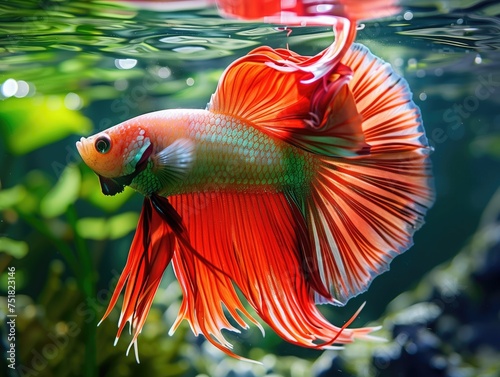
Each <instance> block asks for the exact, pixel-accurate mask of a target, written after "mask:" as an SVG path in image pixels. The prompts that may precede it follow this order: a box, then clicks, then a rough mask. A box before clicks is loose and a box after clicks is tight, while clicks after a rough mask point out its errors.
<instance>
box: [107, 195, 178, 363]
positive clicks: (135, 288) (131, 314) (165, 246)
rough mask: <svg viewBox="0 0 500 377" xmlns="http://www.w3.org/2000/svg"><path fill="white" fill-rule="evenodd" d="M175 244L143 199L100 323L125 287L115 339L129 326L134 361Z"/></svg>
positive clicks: (150, 205) (166, 225) (150, 204)
mask: <svg viewBox="0 0 500 377" xmlns="http://www.w3.org/2000/svg"><path fill="white" fill-rule="evenodd" d="M174 241H175V237H174V233H173V232H172V230H171V227H170V226H169V225H168V224H167V222H165V221H164V220H163V219H162V217H161V215H160V214H159V213H158V211H157V210H156V209H154V208H153V205H152V203H151V200H150V199H149V198H145V199H144V204H143V207H142V211H141V215H140V218H139V225H138V227H137V231H136V233H135V236H134V239H133V241H132V245H131V246H130V251H129V255H128V259H127V263H126V265H125V268H124V269H123V272H122V274H121V276H120V279H119V280H118V283H117V285H116V288H115V291H114V292H113V296H112V297H111V300H110V302H109V305H108V308H107V310H106V313H105V314H104V316H103V318H102V319H101V322H102V321H103V320H104V319H105V318H106V317H107V316H108V315H109V313H110V312H111V310H112V309H113V307H114V306H115V304H116V302H117V300H118V297H119V295H120V292H121V291H122V290H123V288H124V287H125V285H126V288H125V295H124V298H123V305H122V310H121V315H120V320H119V322H118V333H117V336H116V339H117V340H118V338H119V337H120V335H121V333H122V331H123V329H124V328H125V324H126V323H127V322H129V323H130V328H131V329H130V330H131V333H132V336H133V338H132V342H131V343H130V345H131V346H132V345H134V350H135V356H136V359H137V360H139V358H138V353H137V337H138V336H139V333H140V332H141V329H142V326H143V325H144V323H145V321H146V318H147V315H148V313H149V309H150V308H151V304H152V302H153V298H154V295H155V293H156V291H157V289H158V286H159V285H160V281H161V278H162V276H163V272H164V271H165V269H166V268H167V266H168V264H169V263H170V260H171V259H172V256H173V252H174ZM129 349H130V348H129Z"/></svg>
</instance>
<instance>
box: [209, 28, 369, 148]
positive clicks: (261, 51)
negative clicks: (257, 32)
mask: <svg viewBox="0 0 500 377" xmlns="http://www.w3.org/2000/svg"><path fill="white" fill-rule="evenodd" d="M346 25H347V26H346ZM337 26H338V29H339V30H338V33H337V39H336V40H335V42H334V43H333V44H332V45H331V46H330V47H329V48H327V49H326V50H324V51H323V52H321V53H320V54H318V55H316V56H314V57H304V56H301V55H298V54H296V53H294V52H292V51H289V50H283V49H277V50H273V49H271V48H269V47H260V48H257V49H255V50H253V51H252V52H250V53H249V54H248V55H246V56H244V57H243V58H240V59H238V60H237V61H236V62H234V63H233V64H231V66H229V67H228V68H227V70H226V71H225V72H224V75H223V77H222V78H221V80H220V81H219V85H218V87H217V91H216V92H215V94H214V95H213V96H212V99H211V101H210V103H209V105H208V110H210V111H212V112H215V113H223V114H227V115H231V116H234V117H238V118H240V119H243V120H244V121H246V122H249V123H251V124H253V125H254V126H255V127H256V128H258V129H259V130H261V131H263V132H265V133H266V134H268V135H269V136H271V137H277V138H279V139H281V140H284V141H286V142H288V143H290V144H292V145H294V146H296V147H299V148H301V149H304V150H306V151H308V152H311V153H315V154H321V155H325V156H332V157H334V156H356V155H363V154H366V153H367V152H368V150H369V146H368V144H367V143H366V142H365V140H364V135H363V132H362V130H361V117H360V116H359V114H358V112H357V109H356V104H355V101H354V99H353V98H352V94H351V92H350V91H349V90H348V89H347V83H348V82H349V80H350V78H351V76H352V71H351V70H350V69H349V68H348V67H347V66H346V65H344V64H341V63H340V59H341V57H342V56H343V54H344V53H345V50H346V49H347V48H348V46H349V44H350V43H351V42H352V38H353V37H354V36H353V33H355V30H354V31H352V30H351V29H350V26H349V22H348V21H347V20H344V21H343V22H341V21H340V20H339V22H338V25H337Z"/></svg>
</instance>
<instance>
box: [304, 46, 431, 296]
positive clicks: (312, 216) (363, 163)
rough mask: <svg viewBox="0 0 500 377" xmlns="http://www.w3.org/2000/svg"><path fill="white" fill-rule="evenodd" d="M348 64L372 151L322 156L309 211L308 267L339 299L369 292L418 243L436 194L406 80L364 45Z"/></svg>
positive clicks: (426, 146)
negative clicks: (415, 238) (416, 235)
mask: <svg viewBox="0 0 500 377" xmlns="http://www.w3.org/2000/svg"><path fill="white" fill-rule="evenodd" d="M342 63H343V64H345V65H346V66H347V67H349V68H350V69H351V70H352V72H353V76H352V78H351V80H350V81H349V84H348V87H349V90H350V91H351V93H352V95H353V98H354V101H355V103H356V108H357V111H358V113H359V114H360V115H361V118H362V125H361V128H362V132H363V134H364V140H365V142H366V143H367V144H368V145H369V146H370V151H369V153H368V154H366V155H359V156H344V157H343V158H336V157H327V156H319V157H318V158H319V160H320V163H319V169H318V172H317V175H316V179H315V180H314V181H313V182H312V190H311V195H310V196H309V197H308V199H307V215H306V217H307V224H308V228H309V232H310V239H311V242H312V243H313V245H314V246H313V248H312V249H313V251H314V254H315V255H313V256H312V258H311V261H309V263H308V264H309V269H311V270H314V271H312V272H313V273H315V274H316V276H318V275H319V277H320V279H321V281H322V282H323V284H324V285H325V286H326V287H327V288H328V289H329V291H330V292H331V294H332V296H333V298H334V303H337V304H343V303H345V302H346V301H347V300H349V298H351V297H353V296H356V295H358V294H359V293H361V292H363V291H365V290H366V289H367V288H368V286H369V285H370V283H371V281H372V280H373V279H374V277H375V276H377V275H379V274H380V273H382V272H384V271H386V270H387V269H388V268H389V263H390V262H391V260H392V259H393V258H394V257H395V256H397V255H399V254H401V253H403V252H404V251H406V250H407V249H408V248H409V247H411V246H412V236H413V234H414V233H415V231H416V230H417V229H419V228H420V226H421V225H422V224H423V217H424V215H425V213H426V211H427V209H428V208H429V207H430V206H431V205H432V203H433V200H434V196H433V190H432V186H433V184H432V179H431V172H430V170H431V168H430V161H429V158H428V155H429V153H430V152H431V148H430V147H429V144H428V141H427V139H426V137H425V133H424V129H423V126H422V121H421V116H420V111H419V109H418V107H417V106H416V105H415V104H414V103H413V101H412V99H411V96H412V95H411V92H410V91H409V88H408V86H407V84H406V82H405V80H404V79H402V78H401V77H399V76H398V75H397V74H395V73H394V71H393V70H392V68H391V67H390V65H389V64H388V63H385V62H383V61H382V60H381V59H379V58H377V57H375V56H374V55H372V54H371V53H370V52H369V50H368V49H367V48H366V47H364V46H362V45H359V44H354V45H353V47H352V48H351V49H350V50H349V51H348V53H347V54H346V55H345V56H344V57H343V59H342ZM317 301H318V302H327V301H330V302H331V298H324V297H321V296H319V295H318V297H317Z"/></svg>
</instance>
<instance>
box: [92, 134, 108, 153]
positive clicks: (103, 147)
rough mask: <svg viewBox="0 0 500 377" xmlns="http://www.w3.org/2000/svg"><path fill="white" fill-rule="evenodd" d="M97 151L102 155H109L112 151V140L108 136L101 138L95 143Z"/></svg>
mask: <svg viewBox="0 0 500 377" xmlns="http://www.w3.org/2000/svg"><path fill="white" fill-rule="evenodd" d="M94 146H95V149H96V151H97V152H99V153H101V154H105V153H108V152H109V150H110V149H111V139H110V138H109V136H108V135H103V136H99V137H98V138H97V140H96V141H95V144H94Z"/></svg>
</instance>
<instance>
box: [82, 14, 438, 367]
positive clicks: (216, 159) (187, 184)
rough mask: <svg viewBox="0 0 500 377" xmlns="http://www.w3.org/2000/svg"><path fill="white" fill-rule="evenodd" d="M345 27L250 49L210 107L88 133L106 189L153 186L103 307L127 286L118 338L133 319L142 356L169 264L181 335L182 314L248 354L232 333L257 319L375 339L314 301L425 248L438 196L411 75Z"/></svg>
mask: <svg viewBox="0 0 500 377" xmlns="http://www.w3.org/2000/svg"><path fill="white" fill-rule="evenodd" d="M346 25H347V23H342V22H339V23H338V24H337V25H336V27H335V30H336V32H337V35H336V40H335V42H334V43H333V44H332V45H331V46H330V47H328V48H327V49H325V50H323V51H322V52H320V53H319V54H318V55H316V56H312V57H311V56H302V55H300V54H297V53H295V52H293V51H291V50H289V49H273V48H270V47H266V46H263V47H259V48H256V49H255V50H253V51H251V52H250V53H248V54H247V55H245V56H243V57H241V58H239V59H238V60H236V61H235V62H233V63H232V64H231V65H230V66H229V67H228V68H227V69H226V70H225V71H224V73H223V74H222V77H221V78H220V80H219V83H218V86H217V89H216V91H215V93H214V94H213V95H212V97H211V99H210V101H209V103H208V105H207V107H206V109H204V110H201V109H191V110H189V109H171V110H162V111H156V112H152V113H149V114H144V115H141V116H138V117H136V118H133V119H130V120H127V121H125V122H123V123H121V124H118V125H116V126H114V127H111V128H109V129H107V130H105V131H102V132H99V133H97V134H95V135H93V136H90V137H87V138H82V139H81V140H80V141H79V142H77V148H78V151H79V153H80V155H81V157H82V159H83V161H84V162H85V163H86V164H87V165H88V166H89V167H90V168H91V169H92V170H93V171H94V172H95V173H96V174H97V175H98V177H99V181H100V185H101V189H102V191H103V193H104V194H106V195H115V194H118V193H119V192H121V191H122V190H123V189H124V187H125V186H130V187H132V188H133V189H135V190H137V191H138V192H140V193H141V194H143V195H144V197H145V199H144V204H143V208H142V211H141V214H140V218H139V224H138V227H137V230H136V233H135V236H134V238H133V241H132V245H131V248H130V252H129V256H128V259H127V262H126V265H125V267H124V270H123V272H122V274H121V276H120V279H119V281H118V283H117V286H116V288H115V291H114V294H113V296H112V298H111V300H110V303H109V306H108V309H107V310H106V312H105V314H104V317H103V319H104V318H106V317H107V316H108V315H109V314H110V312H111V310H112V309H113V307H114V306H115V304H116V302H117V300H118V297H119V295H120V293H121V292H122V291H123V290H125V293H124V299H123V305H122V309H121V315H120V319H119V323H118V333H117V338H116V340H118V338H119V337H120V335H121V333H122V331H123V329H124V327H125V325H126V323H127V322H128V323H129V325H130V327H131V333H132V341H131V343H130V346H129V350H130V348H131V347H132V345H133V346H134V351H135V353H136V357H137V338H138V335H139V333H140V332H141V329H142V327H143V326H144V324H145V321H146V317H147V315H148V312H149V310H150V308H151V305H152V302H153V298H154V296H155V293H156V291H157V289H158V286H159V284H160V280H161V278H162V275H163V272H164V271H165V269H166V268H167V266H168V265H169V264H170V262H172V264H173V269H174V272H175V275H176V277H177V279H178V281H179V284H180V287H181V289H182V294H183V301H182V303H181V306H180V309H179V313H178V316H177V319H176V321H175V322H174V323H173V325H172V328H171V330H170V332H169V334H172V333H173V332H174V331H175V329H176V328H177V327H178V326H179V324H180V323H181V322H182V321H183V320H184V319H185V320H187V322H188V323H189V325H190V327H191V329H192V331H193V332H194V334H196V335H199V334H203V335H204V336H205V337H206V339H207V340H208V341H209V342H211V343H212V344H213V345H214V346H216V347H217V348H219V349H220V350H222V351H224V352H225V353H227V354H229V355H231V356H233V357H237V358H242V357H240V356H238V355H236V354H235V353H234V352H233V351H232V344H231V343H230V342H229V341H228V340H227V339H226V338H225V337H224V335H223V333H222V330H224V329H225V330H229V331H235V332H239V331H240V328H242V329H247V328H248V322H251V323H253V324H255V325H256V326H257V327H259V328H260V329H261V330H262V326H261V325H260V323H259V322H258V321H257V319H256V318H255V314H256V315H257V316H258V317H260V318H261V319H262V320H263V321H264V322H266V323H267V324H268V325H269V326H270V327H271V328H272V329H273V330H274V331H275V332H276V333H277V334H279V335H280V336H281V337H282V338H283V339H285V340H286V341H288V342H291V343H293V344H296V345H299V346H303V347H310V348H315V349H326V348H329V347H332V345H333V344H339V345H341V344H346V343H349V342H352V341H353V340H355V339H358V338H365V339H372V338H375V336H374V335H372V334H371V332H372V331H374V330H376V328H375V327H366V328H348V325H349V324H350V323H351V321H352V319H353V318H354V317H355V316H356V314H357V313H356V314H355V315H354V316H353V317H352V318H351V319H350V320H349V321H347V323H346V324H345V325H343V326H341V327H337V326H334V325H332V324H331V323H330V322H329V321H328V320H327V319H326V318H325V317H324V316H323V315H322V314H321V312H320V311H319V309H318V307H317V304H320V303H321V304H324V303H330V304H334V305H344V304H345V303H346V302H347V301H348V300H349V299H350V298H351V297H353V296H356V295H358V294H360V293H362V292H364V291H365V290H366V289H367V288H368V286H369V285H370V283H371V281H372V280H373V279H374V278H375V277H376V276H377V275H379V274H380V273H382V272H384V271H386V270H387V269H388V267H389V263H390V262H391V260H392V259H393V258H394V257H395V256H397V255H399V254H401V253H403V252H404V251H406V250H407V249H408V248H409V247H410V246H411V245H412V237H413V234H414V232H415V231H416V230H417V229H418V228H419V227H420V226H421V224H422V223H423V217H424V215H425V213H426V211H427V209H428V208H429V207H430V206H431V204H432V202H433V190H432V178H431V172H430V162H429V154H430V151H431V148H430V147H429V143H428V141H427V139H426V136H425V132H424V128H423V125H422V120H421V115H420V111H419V109H418V108H417V106H416V105H415V104H414V103H413V101H412V95H411V92H410V90H409V88H408V85H407V83H406V82H405V80H404V79H403V78H401V77H400V76H398V75H397V74H396V73H395V72H394V71H393V70H392V68H391V66H390V65H389V64H388V63H385V62H384V61H382V60H381V59H379V58H377V57H376V56H374V55H372V54H371V53H370V51H369V50H368V49H367V48H366V47H364V46H362V45H360V44H353V43H352V39H353V32H352V31H353V30H352V28H351V27H350V26H349V25H347V26H346ZM243 297H244V300H246V301H247V302H248V305H244V303H243V302H242V301H243ZM252 312H253V313H254V314H252ZM358 312H359V311H358ZM230 319H232V321H230ZM127 352H128V351H127Z"/></svg>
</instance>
